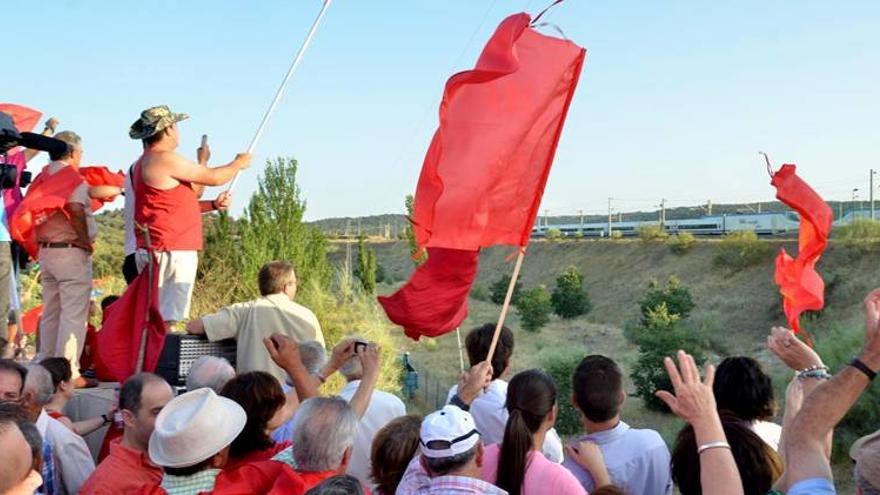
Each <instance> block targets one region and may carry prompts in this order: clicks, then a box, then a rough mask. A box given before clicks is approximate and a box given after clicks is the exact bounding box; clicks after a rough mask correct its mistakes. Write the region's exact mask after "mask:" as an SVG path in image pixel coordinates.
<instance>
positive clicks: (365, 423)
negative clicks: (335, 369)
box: [339, 380, 406, 486]
mask: <svg viewBox="0 0 880 495" xmlns="http://www.w3.org/2000/svg"><path fill="white" fill-rule="evenodd" d="M360 383H361V381H360V380H353V381H351V382H348V384H347V385H346V386H345V387H344V388H343V389H342V391H341V392H339V396H340V397H342V398H343V399H345V400H347V401H351V398H352V397H354V394H355V392H357V388H358V385H360ZM405 415H406V406H405V405H403V401H402V400H400V399H399V398H398V397H397V396H396V395H394V394H389V393H388V392H383V391H381V390H375V391H373V396H372V397H371V398H370V405H369V406H368V407H367V412H366V413H364V416H363V417H362V418H361V420H360V421H359V422H358V431H357V436H356V437H355V440H354V447H353V448H352V452H351V461H350V462H349V464H348V474H350V475H352V476H354V477H355V478H357V479H359V480H360V481H361V483H365V484H366V485H367V486H373V480H371V479H370V450H371V449H372V447H373V437H375V436H376V433H378V432H379V430H381V429H382V428H383V427H384V426H385V425H387V424H388V423H390V422H391V420H393V419H394V418H398V417H400V416H405Z"/></svg>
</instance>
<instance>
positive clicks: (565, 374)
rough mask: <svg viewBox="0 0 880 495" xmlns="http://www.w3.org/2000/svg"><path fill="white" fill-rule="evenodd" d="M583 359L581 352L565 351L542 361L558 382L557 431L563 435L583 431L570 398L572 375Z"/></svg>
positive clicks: (548, 372)
mask: <svg viewBox="0 0 880 495" xmlns="http://www.w3.org/2000/svg"><path fill="white" fill-rule="evenodd" d="M581 359H583V355H581V354H580V353H572V352H563V353H553V354H549V355H547V356H546V357H545V358H544V359H543V360H542V361H541V366H542V367H543V368H544V371H546V372H547V374H548V375H550V376H551V377H553V381H554V382H556V401H557V404H558V405H559V415H558V416H557V417H556V431H557V432H559V434H560V435H562V436H563V437H567V436H572V435H576V434H578V433H580V432H581V419H580V415H579V414H578V412H577V410H576V409H575V408H574V406H573V405H572V404H571V400H570V399H569V398H570V397H571V377H572V375H573V374H574V370H575V368H577V366H578V364H580V362H581Z"/></svg>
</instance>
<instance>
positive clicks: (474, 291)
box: [471, 284, 503, 302]
mask: <svg viewBox="0 0 880 495" xmlns="http://www.w3.org/2000/svg"><path fill="white" fill-rule="evenodd" d="M471 297H472V298H473V299H476V300H477V301H483V302H487V301H489V297H490V294H489V290H488V289H486V286H485V285H481V284H474V286H473V287H471ZM502 302H503V301H502Z"/></svg>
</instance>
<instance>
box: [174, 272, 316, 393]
mask: <svg viewBox="0 0 880 495" xmlns="http://www.w3.org/2000/svg"><path fill="white" fill-rule="evenodd" d="M259 286H260V294H261V297H260V298H258V299H254V300H253V301H248V302H243V303H238V304H233V305H232V306H227V307H225V308H223V309H221V310H220V311H218V312H216V313H213V314H210V315H205V316H202V317H201V318H196V319H194V320H190V322H189V323H187V324H186V331H187V332H188V333H191V334H204V335H207V336H208V340H210V341H212V342H213V341H215V340H223V339H236V340H237V341H238V349H237V353H236V363H235V367H236V371H238V372H239V373H247V372H249V371H265V372H267V373H270V374H272V375H274V376H275V378H277V379H278V382H279V383H284V382H285V379H286V375H285V373H284V370H282V369H281V368H280V367H279V366H278V365H277V364H275V363H274V362H273V361H272V359H271V358H270V357H269V352H268V351H266V347H265V344H264V340H265V339H267V338H269V337H270V336H272V335H273V334H276V333H280V334H283V335H286V336H288V337H291V338H292V339H294V340H295V341H296V342H305V341H308V340H316V341H318V342H320V343H321V344H322V345H323V344H324V334H323V332H321V325H320V323H318V318H317V317H316V316H315V314H314V313H312V311H311V310H309V309H308V308H306V307H305V306H300V305H299V304H297V303H295V302H293V299H294V297H296V274H295V273H294V271H293V265H291V264H290V263H288V262H286V261H272V262H269V263H266V264H265V265H263V267H262V268H260V274H259Z"/></svg>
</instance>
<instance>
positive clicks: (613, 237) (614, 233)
mask: <svg viewBox="0 0 880 495" xmlns="http://www.w3.org/2000/svg"><path fill="white" fill-rule="evenodd" d="M618 239H623V232H621V231H619V230H612V231H611V240H613V241H616V240H618Z"/></svg>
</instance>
